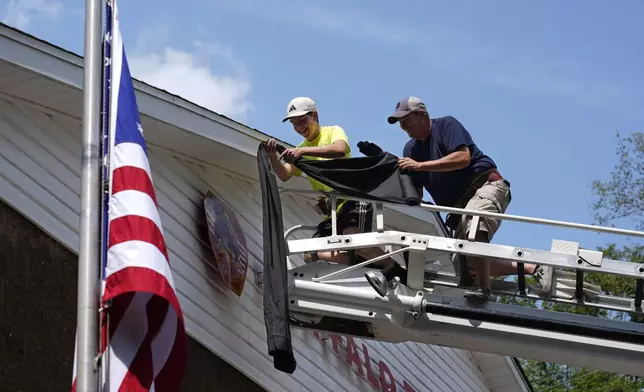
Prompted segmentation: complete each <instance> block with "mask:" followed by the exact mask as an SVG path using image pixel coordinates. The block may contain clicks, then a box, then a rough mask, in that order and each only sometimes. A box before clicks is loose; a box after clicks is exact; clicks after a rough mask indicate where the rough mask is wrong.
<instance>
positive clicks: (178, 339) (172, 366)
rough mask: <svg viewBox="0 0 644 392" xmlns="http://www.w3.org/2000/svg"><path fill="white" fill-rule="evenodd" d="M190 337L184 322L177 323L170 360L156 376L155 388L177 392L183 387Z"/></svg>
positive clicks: (160, 390)
mask: <svg viewBox="0 0 644 392" xmlns="http://www.w3.org/2000/svg"><path fill="white" fill-rule="evenodd" d="M187 346H188V339H187V338H186V331H185V327H184V325H183V323H177V332H176V335H175V337H174V346H172V352H170V356H169V357H168V360H167V361H166V362H165V364H164V365H163V368H161V371H160V372H159V375H158V376H157V378H156V383H155V390H156V391H157V392H166V391H168V392H175V391H178V390H179V388H180V387H181V381H182V379H183V375H184V372H185V367H184V364H185V362H186V350H187Z"/></svg>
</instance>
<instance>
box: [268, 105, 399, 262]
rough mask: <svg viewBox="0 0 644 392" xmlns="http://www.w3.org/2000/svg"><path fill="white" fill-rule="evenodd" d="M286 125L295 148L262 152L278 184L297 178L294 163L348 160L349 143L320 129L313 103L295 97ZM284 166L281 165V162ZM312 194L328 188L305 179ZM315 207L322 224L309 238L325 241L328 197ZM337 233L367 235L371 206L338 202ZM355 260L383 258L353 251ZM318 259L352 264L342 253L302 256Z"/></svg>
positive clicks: (271, 145) (376, 251) (375, 251)
mask: <svg viewBox="0 0 644 392" xmlns="http://www.w3.org/2000/svg"><path fill="white" fill-rule="evenodd" d="M286 121H290V122H291V124H292V125H293V129H294V130H295V132H297V133H298V134H299V135H300V136H302V137H303V138H304V140H303V141H302V142H301V143H300V144H299V145H298V146H297V147H295V148H289V149H286V150H285V151H284V152H283V153H282V154H281V155H277V153H276V146H277V143H276V141H275V139H270V140H268V141H267V142H266V150H267V151H268V152H269V154H270V155H269V156H270V160H271V166H272V167H273V170H274V171H275V174H276V175H277V177H279V178H280V180H282V181H288V180H289V179H290V178H291V177H292V176H294V175H295V176H301V175H302V172H301V171H300V170H299V169H298V168H297V167H295V166H294V165H292V164H291V163H292V162H294V161H295V160H297V159H299V158H302V157H305V158H306V159H330V158H349V157H351V147H350V145H349V139H348V137H347V135H346V133H345V132H344V130H343V129H342V128H341V127H339V126H337V125H331V126H321V125H320V121H319V115H318V111H317V107H316V105H315V102H314V101H313V100H312V99H311V98H307V97H298V98H294V99H293V100H291V102H289V104H288V106H287V115H286V117H285V118H284V119H283V120H282V122H286ZM282 158H283V159H284V162H281V159H282ZM308 180H309V181H310V182H311V186H312V188H313V189H314V190H318V191H322V192H331V191H333V189H332V188H330V187H328V186H326V185H324V184H322V183H321V182H319V181H317V180H315V179H313V178H308ZM318 207H319V211H318V212H321V213H322V215H324V216H325V218H324V220H323V221H322V222H321V223H320V224H319V225H318V229H317V232H316V233H315V234H314V235H313V237H328V236H330V235H331V225H332V222H331V218H330V215H331V202H330V200H329V198H328V197H326V196H320V197H319V198H318ZM336 217H337V232H338V234H344V235H348V234H356V233H364V232H370V231H371V226H372V219H373V206H372V205H371V203H366V202H364V201H355V200H338V202H337V214H336ZM356 253H357V256H360V257H361V258H362V260H355V262H361V261H364V260H367V259H371V258H374V257H378V256H381V255H383V254H384V252H383V251H382V249H380V248H378V247H375V248H368V249H357V250H356ZM318 259H321V260H325V261H330V262H335V263H341V264H347V265H350V264H353V263H352V260H351V259H350V258H349V255H348V254H347V253H345V252H339V253H336V252H317V254H306V255H305V261H307V262H310V261H316V260H318ZM392 262H394V261H393V260H392V259H391V258H386V259H384V260H382V261H380V262H376V263H374V264H370V266H371V267H374V268H383V267H385V266H388V265H389V264H390V263H392Z"/></svg>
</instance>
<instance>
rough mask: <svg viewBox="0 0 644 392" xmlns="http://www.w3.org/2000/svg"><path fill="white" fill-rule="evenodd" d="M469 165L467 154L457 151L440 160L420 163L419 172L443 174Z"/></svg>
mask: <svg viewBox="0 0 644 392" xmlns="http://www.w3.org/2000/svg"><path fill="white" fill-rule="evenodd" d="M469 164H470V157H469V154H468V153H467V152H462V151H458V152H454V153H452V154H449V155H448V156H446V157H443V158H440V159H436V160H433V161H425V162H420V169H421V171H433V172H445V171H453V170H460V169H463V168H466V167H467V166H468V165H469Z"/></svg>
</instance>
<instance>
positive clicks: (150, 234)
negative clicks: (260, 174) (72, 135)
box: [72, 0, 186, 392]
mask: <svg viewBox="0 0 644 392" xmlns="http://www.w3.org/2000/svg"><path fill="white" fill-rule="evenodd" d="M106 11H107V12H106V35H105V61H104V66H105V75H106V79H107V81H108V83H107V84H106V94H107V99H106V106H107V112H106V115H107V121H106V122H105V123H106V124H108V126H107V129H108V132H107V135H108V137H107V138H108V143H107V146H108V148H107V151H106V149H104V153H106V154H107V155H106V156H107V157H108V161H109V166H108V169H107V170H106V171H104V173H105V172H107V173H109V176H108V179H109V191H108V193H107V194H106V195H105V198H104V199H103V200H104V202H103V204H104V207H106V209H105V210H104V214H105V213H106V216H107V219H104V223H105V224H106V225H107V226H104V236H103V244H102V245H103V248H102V249H103V260H104V264H103V266H102V267H103V269H102V274H101V290H102V296H101V306H102V307H105V308H106V310H105V311H104V312H103V313H102V317H101V323H100V328H101V331H100V332H101V345H100V347H101V350H102V363H101V364H102V377H101V379H102V382H101V388H99V390H101V391H102V392H108V391H109V392H112V391H114V392H116V391H119V392H120V391H128V392H129V391H132V392H138V391H156V392H161V391H168V392H171V391H178V390H179V387H180V384H181V380H182V378H183V373H184V369H185V362H186V334H185V327H184V320H183V314H182V312H181V307H180V305H179V301H178V299H177V295H176V292H175V287H174V282H173V279H172V272H171V270H170V264H169V258H168V251H167V248H166V244H165V239H164V235H163V227H162V225H161V218H160V216H159V209H158V205H157V199H156V193H155V190H154V185H153V183H152V175H151V171H150V164H149V161H148V156H147V147H146V143H145V139H144V136H143V128H142V127H141V121H140V117H139V111H138V107H137V103H136V97H135V95H134V86H133V83H132V78H131V76H130V71H129V67H128V63H127V58H126V55H125V49H124V47H123V41H122V37H121V33H120V29H119V22H118V10H117V5H116V0H108V1H107V7H106ZM110 73H111V75H110ZM97 338H98V337H97ZM75 390H76V357H75V358H74V369H73V383H72V391H75Z"/></svg>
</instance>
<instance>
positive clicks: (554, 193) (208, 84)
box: [0, 0, 644, 249]
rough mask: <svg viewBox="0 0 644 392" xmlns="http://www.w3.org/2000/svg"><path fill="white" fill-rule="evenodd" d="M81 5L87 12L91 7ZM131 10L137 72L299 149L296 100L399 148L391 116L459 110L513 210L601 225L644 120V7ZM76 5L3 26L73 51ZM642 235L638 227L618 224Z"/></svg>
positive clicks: (518, 239)
mask: <svg viewBox="0 0 644 392" xmlns="http://www.w3.org/2000/svg"><path fill="white" fill-rule="evenodd" d="M82 3H84V2H81V5H80V6H81V7H82ZM394 4H395V3H394V2H375V1H367V0H362V1H360V0H353V1H346V0H345V1H339V0H325V1H322V0H311V1H307V2H303V1H295V0H293V1H291V0H272V1H260V0H209V1H205V0H185V1H182V2H176V1H164V0H157V1H150V0H137V1H135V2H126V1H121V2H119V9H120V15H121V24H122V31H123V35H124V42H125V45H126V50H127V51H128V58H129V59H130V62H131V66H132V68H133V69H132V71H133V74H134V76H135V77H137V78H140V79H143V80H145V81H147V82H149V83H151V84H154V85H157V86H159V87H161V88H164V89H166V90H169V91H171V92H174V93H177V94H179V95H182V96H184V97H185V98H187V99H189V100H192V101H194V102H196V103H198V104H201V105H203V106H206V107H208V108H210V109H213V110H215V111H218V112H220V113H223V114H226V115H229V116H230V117H232V118H234V119H237V120H239V121H241V122H243V123H245V124H247V125H249V126H252V127H254V128H258V129H260V130H262V131H264V132H266V133H269V134H272V135H274V136H275V137H277V138H280V139H282V140H285V141H287V142H291V143H297V142H298V141H299V140H298V137H299V136H298V135H297V134H296V133H295V132H294V131H293V130H292V129H291V128H290V126H289V125H288V123H286V124H284V123H282V122H281V118H282V116H283V115H284V113H285V110H286V104H287V103H288V101H289V100H290V99H291V98H293V97H295V96H300V95H304V96H310V97H312V98H313V99H315V100H316V101H317V103H318V106H319V109H320V115H321V121H322V122H323V123H324V124H329V125H330V124H337V125H340V126H342V127H343V128H344V129H345V131H347V133H348V135H349V138H350V140H351V143H352V147H354V150H355V151H356V152H357V148H355V145H356V143H357V142H358V141H360V140H370V141H373V142H375V143H378V144H380V145H381V146H383V147H384V148H386V149H387V150H389V151H390V152H392V153H394V154H400V153H401V151H402V146H403V145H404V143H405V141H406V137H405V134H404V133H403V132H402V131H401V130H400V129H399V128H398V127H397V126H390V125H388V124H387V123H386V117H387V115H388V114H389V113H390V112H391V111H392V109H393V107H394V105H395V103H396V101H397V100H398V99H399V98H401V97H403V96H406V95H415V96H419V97H421V98H422V99H424V100H425V102H426V103H427V104H428V106H429V110H430V113H431V114H432V115H434V116H442V115H452V116H455V117H456V118H458V119H459V120H460V121H461V122H462V123H463V124H464V125H465V127H466V128H467V129H468V130H469V131H470V133H471V134H472V136H473V138H474V140H475V142H476V143H477V144H478V145H479V147H480V148H481V149H482V150H483V151H484V152H485V153H487V154H488V155H490V156H491V157H492V158H493V159H494V160H495V161H496V163H497V164H498V166H499V168H500V171H501V172H502V173H503V175H504V176H505V177H506V178H508V179H509V180H510V181H511V183H512V191H513V201H512V204H511V205H510V208H509V210H508V213H510V214H516V215H528V216H535V217H540V218H549V219H557V220H566V221H574V222H580V223H593V221H592V211H591V208H590V204H591V202H592V194H591V188H590V185H591V182H592V181H593V180H595V179H607V178H608V177H609V174H610V171H611V170H612V169H613V166H614V164H615V162H616V158H617V157H616V154H615V140H616V137H615V134H616V132H617V131H619V132H621V133H630V132H632V131H642V128H643V125H644V111H642V107H643V106H644V89H642V86H643V85H644V73H642V70H643V69H644V42H643V41H642V39H641V37H643V36H644V24H642V23H641V16H642V15H644V2H642V1H638V0H623V1H620V2H619V5H616V4H614V3H610V2H601V3H600V2H597V1H595V2H591V1H578V0H569V1H565V2H562V1H557V0H544V1H539V2H531V3H528V2H517V1H510V0H506V1H501V0H498V1H485V2H484V1H480V0H462V1H458V2H448V1H428V0H424V1H423V0H408V1H406V2H404V3H400V4H402V5H401V6H394ZM83 16H84V10H83V9H82V8H79V3H78V2H72V1H70V0H12V1H6V0H5V1H0V18H1V19H2V20H3V21H4V22H5V23H9V24H11V25H14V26H16V27H18V28H21V29H23V30H25V31H27V32H28V33H31V34H34V35H36V36H37V37H39V38H42V39H45V40H47V41H50V42H52V43H54V44H56V45H59V46H62V47H64V48H65V49H68V50H71V51H73V52H75V53H78V54H82V52H83V29H84V25H83V23H84V21H83ZM621 225H622V226H625V227H627V228H634V225H633V224H632V222H623V223H622V224H621ZM553 238H557V239H566V240H574V241H580V242H581V245H582V246H584V247H590V248H592V247H595V246H598V245H602V244H604V243H606V242H609V241H617V242H618V243H623V242H624V239H623V237H618V236H615V235H608V234H596V233H591V232H583V231H578V230H570V229H557V228H552V227H547V226H536V225H527V224H519V223H513V222H504V223H503V225H502V227H501V230H500V231H499V233H498V235H497V236H496V238H495V242H497V243H504V244H508V245H518V246H527V247H535V248H542V249H548V248H549V247H550V241H551V240H552V239H553Z"/></svg>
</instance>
